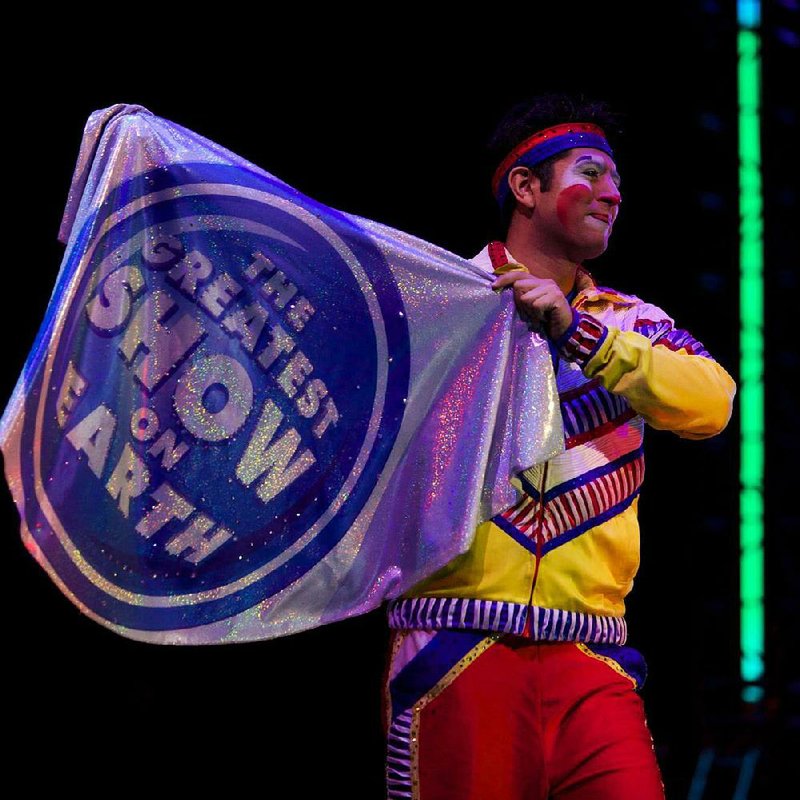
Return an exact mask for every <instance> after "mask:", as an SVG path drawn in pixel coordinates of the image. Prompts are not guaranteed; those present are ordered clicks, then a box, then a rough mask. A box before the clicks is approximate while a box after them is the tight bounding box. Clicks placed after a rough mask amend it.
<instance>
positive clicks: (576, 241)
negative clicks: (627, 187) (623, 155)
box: [532, 147, 621, 262]
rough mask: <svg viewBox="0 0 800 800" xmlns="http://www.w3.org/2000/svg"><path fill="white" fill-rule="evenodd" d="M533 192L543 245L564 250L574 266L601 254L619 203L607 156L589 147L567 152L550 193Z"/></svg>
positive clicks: (614, 173)
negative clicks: (535, 195) (574, 262)
mask: <svg viewBox="0 0 800 800" xmlns="http://www.w3.org/2000/svg"><path fill="white" fill-rule="evenodd" d="M536 191H537V197H536V205H535V208H534V213H533V218H532V221H533V222H534V224H535V225H536V229H537V233H538V234H539V238H540V241H542V244H548V245H550V246H551V247H556V248H563V249H564V252H565V254H566V255H567V256H568V257H569V258H571V259H572V260H574V261H576V262H580V261H583V260H585V259H589V258H596V257H597V256H599V255H600V254H601V253H603V252H604V251H605V249H606V248H607V247H608V237H609V236H610V235H611V230H612V228H613V225H614V220H615V219H616V218H617V213H618V211H619V204H620V200H621V198H620V193H619V174H618V173H617V168H616V165H615V164H614V160H613V159H612V158H611V157H610V156H608V155H606V154H605V153H604V152H603V151H602V150H596V149H594V148H592V147H576V148H573V149H572V150H568V151H567V152H566V155H565V157H564V158H562V159H560V160H559V161H557V162H556V163H555V164H554V165H553V180H552V182H551V183H550V188H549V190H548V191H546V192H542V191H541V189H540V188H538V185H537V190H536Z"/></svg>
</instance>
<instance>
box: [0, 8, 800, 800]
mask: <svg viewBox="0 0 800 800" xmlns="http://www.w3.org/2000/svg"><path fill="white" fill-rule="evenodd" d="M730 5H731V8H728V4H722V3H719V4H716V3H700V2H698V3H684V4H681V5H678V6H677V7H676V6H670V7H669V9H664V10H660V9H659V10H657V9H656V7H655V6H654V7H652V8H651V7H650V6H647V8H646V10H645V7H643V10H642V11H641V12H640V15H639V16H638V17H637V18H636V19H635V20H633V21H632V20H631V19H629V18H627V17H626V16H625V15H624V14H623V13H622V12H613V13H612V12H609V11H608V10H602V11H601V10H599V9H598V8H593V9H588V10H583V9H582V8H581V7H574V8H572V9H571V10H570V11H566V10H565V11H564V12H563V13H558V12H553V11H550V12H549V13H548V14H546V15H545V14H543V13H542V12H541V11H540V10H537V9H535V8H534V9H528V10H527V11H526V13H525V14H524V15H521V16H520V15H518V14H517V13H516V12H513V13H512V11H511V10H500V11H498V12H493V13H489V14H487V13H486V12H484V13H483V14H482V15H481V16H475V18H474V19H468V18H467V17H468V15H466V14H462V17H463V18H459V19H457V20H454V25H455V27H449V26H447V25H445V26H435V27H434V26H432V25H431V22H430V20H428V19H426V18H424V17H420V18H419V19H414V18H412V17H408V18H404V19H398V18H397V17H396V16H394V14H393V13H392V12H389V11H387V12H386V17H385V18H384V17H382V18H381V20H380V22H379V21H377V20H373V19H372V17H370V16H369V15H368V16H367V17H365V18H361V17H359V18H355V17H354V18H352V19H348V18H346V16H345V17H342V16H337V17H334V16H333V15H331V16H330V17H328V18H325V19H323V18H320V17H319V16H318V15H314V14H311V12H308V17H309V18H308V19H303V14H302V13H301V14H299V15H298V18H297V19H295V20H290V21H284V20H282V21H281V22H280V23H279V22H277V21H275V20H270V21H264V20H261V21H256V20H247V19H241V18H239V19H236V20H232V19H230V18H228V19H226V20H221V21H220V22H219V24H217V22H216V21H215V20H214V19H213V17H211V18H209V19H208V20H207V21H205V22H204V23H202V24H197V29H196V30H195V29H192V30H190V29H189V28H188V27H187V26H186V24H185V20H181V19H175V20H169V21H165V20H164V19H163V18H160V24H159V25H155V24H154V23H153V22H152V21H151V23H149V24H148V25H139V24H137V26H136V27H135V29H134V28H133V27H131V29H130V30H129V31H123V32H122V33H121V32H120V28H119V26H118V25H115V26H113V27H112V26H111V25H110V24H109V26H108V27H107V28H103V27H101V29H100V31H99V32H97V33H94V34H92V35H91V36H89V35H88V34H86V33H80V32H77V33H71V34H70V35H69V36H67V35H66V33H65V37H64V44H63V45H62V47H60V48H57V49H56V50H55V51H54V54H55V55H53V53H51V54H50V57H52V58H53V59H54V65H55V66H54V68H53V69H51V70H49V71H46V72H45V73H43V74H42V75H41V77H39V78H26V80H25V81H19V82H16V81H12V83H14V84H15V86H14V87H13V89H12V91H13V94H12V99H11V102H10V104H9V105H10V108H11V111H12V114H11V116H10V117H9V119H10V121H11V123H12V124H13V125H14V126H15V129H16V137H17V139H16V141H15V145H14V148H13V151H12V157H11V158H10V159H9V161H7V163H6V165H5V166H6V168H7V169H8V168H10V170H11V173H10V175H8V174H7V175H6V178H7V180H6V187H7V191H9V193H10V194H11V200H12V203H11V205H10V206H7V212H6V214H7V216H6V219H5V223H6V225H5V228H6V231H7V234H8V235H7V238H6V241H7V242H10V243H11V244H12V248H11V253H8V252H7V253H6V256H7V260H6V262H5V269H6V280H7V281H10V290H9V291H7V293H6V295H5V300H6V307H5V313H4V315H3V318H2V319H3V328H2V337H3V338H2V341H3V342H4V343H5V353H4V356H5V358H4V361H5V363H4V366H3V369H2V371H1V372H0V379H1V380H2V385H0V398H4V399H3V400H2V402H3V403H4V402H5V399H7V398H8V397H9V396H10V394H11V391H12V389H13V386H14V384H15V382H16V379H17V377H18V375H19V373H20V370H21V368H22V364H23V362H24V359H25V356H26V354H27V352H28V350H29V349H30V347H31V345H32V343H33V339H34V337H35V334H36V331H37V330H38V326H39V324H40V322H41V319H42V317H43V315H44V311H45V309H46V307H47V301H48V298H49V295H50V292H51V290H52V287H53V283H54V281H55V277H56V275H57V272H58V268H59V265H60V262H61V258H62V254H63V248H62V246H61V245H60V244H58V242H57V241H56V234H57V232H58V226H59V223H60V219H61V213H62V211H63V206H64V202H65V200H66V192H67V189H68V187H69V183H70V179H71V175H72V170H73V167H74V164H75V159H76V157H77V152H78V147H79V144H80V140H81V135H82V130H83V126H84V124H85V122H86V118H87V117H88V116H89V114H90V113H91V112H92V111H94V110H96V109H100V108H105V107H107V106H110V105H113V104H115V103H120V102H123V103H136V104H140V105H143V106H145V107H146V108H148V109H149V110H150V111H152V112H153V113H154V114H157V115H158V116H162V117H166V118H167V119H170V120H172V121H174V122H177V123H179V124H181V125H184V126H185V127H187V128H189V129H191V130H194V131H196V132H197V133H200V134H201V135H203V136H205V137H207V138H209V139H211V140H213V141H216V142H218V143H219V144H221V145H223V146H225V147H227V148H228V149H230V150H233V151H234V152H236V153H238V154H239V155H241V156H243V157H245V158H247V159H249V160H250V161H252V162H254V163H256V164H258V165H259V166H261V167H263V168H264V169H266V170H267V171H268V172H271V173H272V174H274V175H276V176H277V177H279V178H281V179H283V180H285V181H286V182H288V183H289V184H291V185H293V186H295V187H296V188H298V189H300V190H301V191H303V192H305V193H306V194H308V195H310V196H311V197H313V198H314V199H316V200H318V201H321V202H323V203H326V204H327V205H330V206H332V207H334V208H338V209H341V210H344V211H348V212H351V213H356V214H359V215H362V216H365V217H367V218H370V219H375V220H378V221H381V222H383V223H385V224H388V225H391V226H393V227H396V228H399V229H402V230H405V231H408V232H410V233H413V234H415V235H417V236H420V237H422V238H423V239H426V240H428V241H431V242H434V243H436V244H438V245H441V246H443V247H446V248H448V249H450V250H451V251H453V252H455V253H458V254H459V255H463V256H466V257H471V256H473V255H474V254H475V253H477V252H478V250H480V249H481V247H483V245H484V244H485V242H486V241H488V240H489V239H490V238H495V237H496V236H498V235H499V234H500V233H501V232H500V231H499V230H498V229H497V228H496V227H495V224H494V219H495V217H494V209H493V206H492V203H493V201H492V199H491V196H490V194H489V192H488V189H487V183H486V174H485V172H484V169H483V166H484V165H483V147H484V144H485V141H486V139H487V137H488V135H489V134H490V132H491V130H492V128H493V126H494V124H495V123H496V121H497V119H498V118H499V116H500V115H501V114H502V112H504V111H505V110H506V109H507V108H508V106H509V105H510V104H511V103H513V102H516V101H518V100H521V99H523V98H525V97H527V96H529V95H532V94H535V93H538V92H541V91H547V90H567V91H573V92H583V93H585V94H587V95H588V96H590V97H599V98H603V99H606V100H608V101H609V102H610V103H611V104H612V105H613V106H615V107H616V108H617V109H618V110H619V111H621V112H622V113H623V114H624V117H625V126H626V134H625V136H624V137H623V139H622V141H621V143H620V144H619V146H618V147H617V152H616V160H617V165H618V168H619V171H620V173H621V174H622V177H623V186H622V194H623V204H622V207H621V213H620V217H619V221H618V223H617V225H616V226H615V233H614V237H613V239H612V242H611V245H610V247H609V250H608V251H607V252H606V253H605V254H604V255H603V256H602V257H601V258H599V259H597V260H596V261H594V262H592V263H591V264H589V266H590V268H591V269H592V271H593V272H594V274H595V275H596V277H597V278H598V280H599V281H600V282H601V283H605V284H608V285H612V286H616V287H617V288H619V289H621V290H623V291H628V292H632V293H635V294H638V295H639V296H641V297H643V298H645V299H647V300H649V301H650V302H653V303H656V304H657V305H660V306H662V307H664V308H665V309H666V310H667V311H668V312H669V313H670V314H671V315H672V316H673V318H674V319H675V320H676V322H677V323H678V324H679V325H680V326H682V327H686V328H688V329H689V330H691V331H692V333H693V334H694V335H695V336H696V337H697V338H698V339H700V340H701V341H702V342H703V343H704V344H705V345H706V347H707V348H708V349H709V350H710V351H711V353H712V354H713V355H714V356H715V357H716V358H717V360H718V361H720V362H721V363H723V364H724V365H725V366H726V367H727V368H728V369H729V371H730V372H731V373H732V374H733V375H734V376H738V303H739V293H738V249H737V247H738V212H737V149H736V148H737V138H736V85H735V64H736V49H735V48H736V44H735V30H736V28H735V19H734V17H733V11H732V6H733V4H730ZM790 5H791V4H789V3H775V4H772V5H768V6H767V8H766V10H765V18H764V33H765V40H764V58H765V63H764V103H765V110H764V127H763V130H762V134H763V138H764V153H765V156H764V164H765V180H766V183H765V191H766V215H767V216H766V218H767V221H768V227H767V241H766V248H767V266H766V270H767V279H768V288H767V295H766V303H767V315H768V322H767V328H766V333H767V342H768V345H767V346H768V352H767V367H766V380H767V419H768V434H767V436H768V440H767V478H768V488H767V492H766V502H767V578H768V589H767V592H768V594H767V602H768V606H767V609H768V625H769V628H768V649H767V679H766V701H765V702H764V703H762V704H758V705H755V706H744V705H742V704H741V702H740V701H739V694H740V687H739V685H738V619H739V609H738V591H739V589H738V580H739V579H738V516H737V515H738V511H737V508H738V488H739V485H738V424H739V417H738V406H737V408H736V410H735V412H734V417H733V419H732V420H731V423H730V425H729V427H728V429H727V430H726V431H725V432H724V433H723V434H722V435H720V436H719V437H716V438H715V439H712V440H707V441H702V442H689V441H684V440H680V439H678V438H677V437H675V436H674V435H672V434H668V433H664V432H658V431H648V434H647V436H648V438H647V442H648V444H647V447H648V462H647V477H646V480H645V486H644V490H643V495H642V499H641V502H640V517H641V524H642V566H641V569H640V572H639V576H638V577H637V580H636V584H635V586H634V589H633V592H632V594H631V595H630V597H629V602H628V622H629V631H630V643H631V644H633V645H634V646H636V647H638V648H639V649H640V650H642V652H643V653H644V654H645V656H646V657H647V659H648V663H649V666H650V676H649V678H648V683H647V685H646V686H645V689H644V698H645V702H646V704H647V708H648V716H649V721H650V725H651V729H652V732H653V736H654V740H655V744H656V747H657V750H658V753H659V756H660V759H661V763H662V767H663V770H664V777H665V782H666V784H667V789H668V796H670V797H685V796H686V794H687V791H688V787H689V784H690V781H691V777H692V774H693V771H694V769H695V765H696V760H697V756H698V754H699V752H700V751H701V749H702V748H703V747H705V746H707V745H713V746H715V747H717V748H718V750H719V751H720V752H722V753H726V754H730V755H734V756H736V755H737V754H741V753H743V752H746V751H747V750H748V749H749V748H752V747H758V748H760V750H759V752H760V760H759V762H758V766H757V771H756V785H755V788H754V792H753V794H752V795H751V796H753V797H755V796H766V792H768V791H769V787H770V786H771V785H772V781H773V780H774V779H775V776H777V775H778V774H779V773H780V772H781V771H782V770H781V766H780V765H781V763H782V761H781V759H783V758H784V757H785V756H786V754H788V753H789V752H793V751H794V745H790V744H789V742H790V741H792V742H793V741H795V738H796V733H797V678H796V669H795V667H794V664H795V663H796V658H797V643H796V634H795V631H796V627H797V623H796V612H797V611H798V607H797V606H798V604H797V593H796V591H795V590H793V586H794V584H795V583H796V581H797V575H798V562H797V557H796V552H795V550H794V548H793V547H792V545H791V542H792V538H793V536H796V532H797V529H798V526H797V521H798V520H797V514H796V512H795V511H793V510H789V509H792V505H791V504H790V495H789V491H790V486H791V477H790V474H789V471H788V470H787V469H786V466H787V465H788V464H789V463H790V462H789V457H790V455H791V454H792V453H793V451H794V450H795V449H796V447H797V444H798V436H797V422H796V419H795V414H794V413H792V409H793V408H794V406H795V405H796V401H793V400H791V397H790V396H789V393H788V389H787V378H786V375H787V374H789V373H790V371H792V370H794V371H795V374H796V368H797V354H796V347H791V346H789V344H788V343H789V342H790V337H791V335H792V334H791V330H790V327H791V320H790V318H789V317H787V315H785V314H777V313H775V311H774V309H777V308H781V307H783V304H784V303H785V301H786V298H787V297H788V296H790V295H792V294H794V296H795V297H796V289H797V276H796V258H793V259H792V260H790V259H789V255H788V254H789V253H790V252H791V253H792V254H793V255H794V252H796V250H794V248H795V242H796V238H795V237H796V230H795V228H796V222H794V218H793V217H792V218H790V212H791V211H794V212H795V214H796V211H797V195H796V188H795V186H796V172H797V171H796V169H794V170H793V171H791V172H790V171H788V170H785V169H784V168H783V156H782V155H781V152H782V150H783V149H784V148H786V147H787V145H788V144H789V142H790V141H793V142H794V146H795V147H796V141H797V136H796V133H797V116H796V108H794V107H793V106H792V105H791V104H790V103H789V101H788V100H787V96H786V94H785V93H784V91H783V89H781V86H782V85H783V84H782V80H783V77H784V75H785V70H786V69H787V68H788V67H789V65H790V64H792V63H793V59H794V61H796V58H795V57H796V53H797V50H796V48H793V47H792V46H791V36H788V38H787V33H786V30H787V26H788V27H791V26H792V25H793V24H794V22H795V20H794V18H793V17H792V15H791V14H789V13H788V11H787V10H786V9H787V7H788V6H790ZM217 14H218V15H220V16H221V10H218V12H217ZM312 17H313V20H312ZM312 23H313V24H312ZM631 23H633V24H631ZM463 25H468V27H469V28H471V31H472V35H470V36H469V37H466V36H465V35H464V34H462V33H461V32H460V31H461V29H462V26H463ZM356 26H360V27H356ZM357 30H358V31H359V32H356V31H357ZM457 31H458V32H457ZM795 41H796V40H795ZM787 42H788V43H787ZM30 59H31V65H32V64H33V61H35V57H34V54H33V51H30ZM26 61H27V60H26ZM31 65H28V66H31ZM27 68H28V67H26V62H22V63H20V64H19V69H20V71H21V72H25V70H26V69H27ZM31 74H33V73H31ZM790 228H792V229H791V230H790ZM7 285H9V284H7ZM793 290H794V292H793ZM795 413H796V412H795ZM2 513H3V521H4V525H3V528H4V535H3V537H2V548H3V549H2V554H3V565H4V571H5V575H6V580H5V581H4V589H5V598H4V599H5V602H4V605H3V608H5V610H6V613H5V619H4V625H5V627H6V634H5V635H6V640H7V643H8V644H7V647H6V651H5V652H6V655H5V659H4V663H5V667H6V669H5V674H6V679H5V684H6V698H5V699H6V708H7V713H6V714H4V722H5V728H6V731H7V732H8V733H10V734H11V735H12V738H13V740H14V742H15V747H14V752H13V758H12V761H11V765H12V769H14V768H17V769H18V770H19V772H20V774H21V775H23V776H28V777H29V778H32V779H34V780H36V781H40V782H46V783H48V784H50V783H52V785H53V786H56V785H58V786H59V787H62V788H64V787H80V786H86V785H88V784H87V781H90V782H91V781H99V782H101V783H100V785H102V786H104V787H105V788H112V787H117V788H119V789H123V788H138V787H141V790H142V791H148V793H153V792H155V793H159V792H161V791H174V790H195V789H202V788H205V787H207V786H211V785H212V783H217V782H219V783H220V784H221V785H226V786H228V787H229V789H230V790H232V791H236V790H239V789H245V788H250V787H256V788H257V789H258V791H259V792H263V793H265V794H266V795H267V796H272V795H275V794H286V793H287V792H288V793H289V794H290V795H291V796H298V797H312V796H322V795H326V796H327V794H329V793H332V792H333V791H336V792H337V793H338V792H341V793H342V794H343V795H344V796H345V797H352V798H361V797H364V798H377V797H380V796H382V793H383V742H382V740H381V732H380V717H379V714H380V710H379V702H380V693H381V677H382V671H383V668H384V663H385V647H386V643H387V641H388V631H387V629H386V625H385V620H384V615H383V612H382V610H380V609H379V610H376V611H375V612H372V613H370V614H367V615H364V616H362V617H359V618H355V619H352V620H348V621H345V622H340V623H336V624H334V625H330V626H327V627H324V628H320V629H316V630H311V631H307V632H304V633H301V634H296V635H294V636H290V637H285V638H282V639H278V640H272V641H265V642H261V643H253V644H238V645H229V646H219V647H204V648H200V647H194V648H192V647H186V648H181V647H163V646H156V645H146V644H142V643H137V642H133V641H129V640H127V639H124V638H121V637H119V636H117V635H116V634H114V633H111V632H109V631H107V630H106V629H104V628H103V627H101V626H100V625H98V624H97V623H95V622H93V621H91V620H90V619H88V618H87V617H85V616H83V615H82V614H81V613H80V612H79V611H78V610H77V609H76V608H75V607H74V606H73V605H72V604H71V603H70V602H69V601H68V600H67V599H66V598H65V597H64V596H63V595H62V594H61V592H60V591H59V589H58V588H57V587H56V586H55V585H54V584H53V583H52V582H51V580H50V578H49V577H48V576H47V575H46V574H45V573H44V571H43V570H42V569H41V568H40V567H39V566H38V565H37V564H36V563H35V562H34V561H33V559H32V558H31V557H30V556H29V555H28V554H27V553H26V552H25V550H24V548H23V546H22V544H21V541H20V538H19V516H18V514H17V511H16V508H15V506H14V504H13V502H12V500H11V496H10V493H9V492H8V491H7V490H6V491H5V492H3V493H2ZM733 774H734V773H733V771H732V770H730V769H727V770H725V769H720V770H719V775H718V776H716V775H715V776H712V781H711V782H710V784H709V792H708V794H707V795H706V797H710V796H712V795H713V792H718V794H716V795H713V796H720V797H722V796H726V794H725V792H726V791H727V788H726V787H729V784H730V782H731V780H732V776H733ZM156 775H158V776H159V777H158V779H156V777H155V776H156ZM279 779H287V780H289V786H290V787H291V788H290V789H289V790H284V791H281V792H278V791H277V790H276V789H275V782H276V781H278V780H279ZM757 792H763V793H765V794H763V795H760V794H757ZM728 796H729V792H728Z"/></svg>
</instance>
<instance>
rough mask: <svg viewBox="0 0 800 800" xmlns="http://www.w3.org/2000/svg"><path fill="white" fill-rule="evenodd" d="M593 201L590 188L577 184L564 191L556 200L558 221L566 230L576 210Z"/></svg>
mask: <svg viewBox="0 0 800 800" xmlns="http://www.w3.org/2000/svg"><path fill="white" fill-rule="evenodd" d="M591 199H592V192H591V189H589V187H588V186H584V185H583V184H581V183H575V184H573V185H572V186H568V187H567V188H566V189H564V190H563V191H562V192H561V193H560V194H559V195H558V198H557V199H556V215H557V216H558V221H559V222H560V223H561V224H562V225H563V226H564V227H565V228H566V227H567V225H569V220H570V217H571V216H572V215H573V213H574V211H575V209H576V208H577V207H578V206H580V205H583V204H585V203H588V202H589V201H590V200H591Z"/></svg>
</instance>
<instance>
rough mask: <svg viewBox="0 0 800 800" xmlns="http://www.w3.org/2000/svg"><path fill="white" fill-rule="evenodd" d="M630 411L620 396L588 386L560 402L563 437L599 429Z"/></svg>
mask: <svg viewBox="0 0 800 800" xmlns="http://www.w3.org/2000/svg"><path fill="white" fill-rule="evenodd" d="M629 410H630V404H629V403H628V401H627V400H626V399H625V398H624V397H622V395H616V394H612V393H611V392H609V391H608V389H606V388H605V387H603V386H601V385H599V384H595V385H594V386H591V385H588V386H587V390H586V391H584V392H582V393H581V394H578V395H575V396H573V397H570V399H569V400H562V401H561V418H562V420H563V422H564V436H565V437H566V438H567V439H569V438H571V437H573V436H577V435H579V434H582V433H588V432H589V431H591V430H593V429H594V428H599V427H601V426H602V425H605V424H606V423H608V422H611V421H612V420H614V419H617V417H620V416H622V415H623V414H625V413H626V412H628V411H629Z"/></svg>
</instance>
